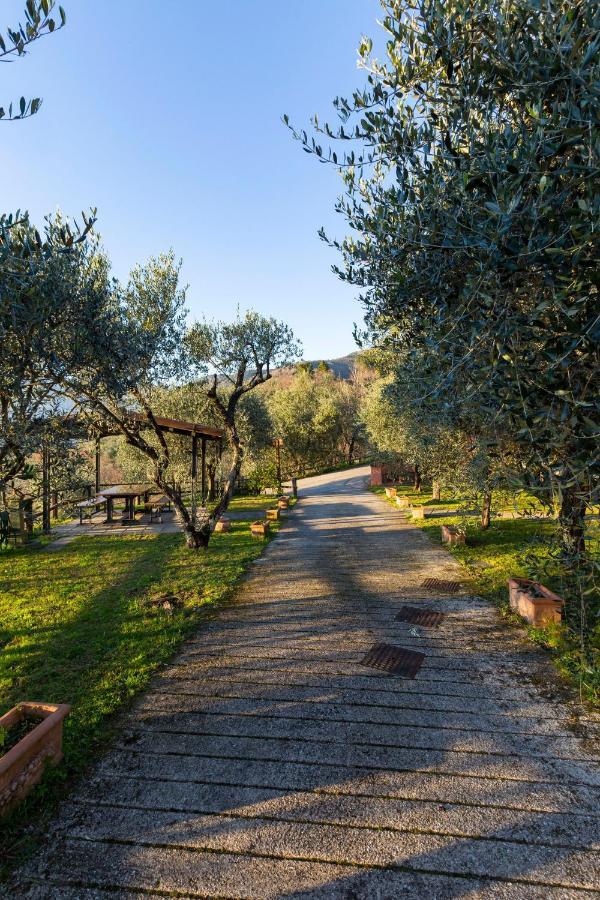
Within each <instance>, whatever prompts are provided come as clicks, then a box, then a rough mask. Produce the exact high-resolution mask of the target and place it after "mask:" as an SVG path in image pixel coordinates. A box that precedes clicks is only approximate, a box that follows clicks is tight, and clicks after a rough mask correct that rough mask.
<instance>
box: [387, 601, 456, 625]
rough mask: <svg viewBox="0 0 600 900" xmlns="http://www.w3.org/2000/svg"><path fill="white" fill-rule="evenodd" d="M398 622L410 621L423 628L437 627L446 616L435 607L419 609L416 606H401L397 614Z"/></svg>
mask: <svg viewBox="0 0 600 900" xmlns="http://www.w3.org/2000/svg"><path fill="white" fill-rule="evenodd" d="M395 618H396V621H397V622H410V624H411V625H422V626H423V628H435V626H436V625H439V624H440V622H441V621H442V620H443V618H444V613H441V612H437V610H435V609H417V608H416V607H415V606H401V607H400V610H399V612H398V614H397V615H396V617H395Z"/></svg>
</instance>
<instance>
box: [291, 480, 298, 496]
mask: <svg viewBox="0 0 600 900" xmlns="http://www.w3.org/2000/svg"><path fill="white" fill-rule="evenodd" d="M297 496H298V479H297V478H296V477H295V476H292V497H297Z"/></svg>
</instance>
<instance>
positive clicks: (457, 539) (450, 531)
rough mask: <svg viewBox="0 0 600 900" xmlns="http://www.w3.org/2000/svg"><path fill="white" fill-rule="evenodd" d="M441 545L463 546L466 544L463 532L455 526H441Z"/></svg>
mask: <svg viewBox="0 0 600 900" xmlns="http://www.w3.org/2000/svg"><path fill="white" fill-rule="evenodd" d="M442 543H443V544H464V543H466V535H465V532H464V531H463V530H462V529H461V528H457V527H456V525H442Z"/></svg>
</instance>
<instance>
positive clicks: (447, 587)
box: [421, 578, 460, 594]
mask: <svg viewBox="0 0 600 900" xmlns="http://www.w3.org/2000/svg"><path fill="white" fill-rule="evenodd" d="M421 587H424V588H427V589H428V590H430V591H442V592H443V593H444V594H458V592H459V591H460V581H443V580H442V579H441V578H426V579H425V581H424V582H423V583H422V584H421Z"/></svg>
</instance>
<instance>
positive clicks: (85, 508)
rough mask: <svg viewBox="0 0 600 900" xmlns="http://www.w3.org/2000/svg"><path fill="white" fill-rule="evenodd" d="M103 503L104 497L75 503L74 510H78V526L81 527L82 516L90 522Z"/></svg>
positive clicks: (104, 501)
mask: <svg viewBox="0 0 600 900" xmlns="http://www.w3.org/2000/svg"><path fill="white" fill-rule="evenodd" d="M105 503H106V500H105V498H104V497H92V498H90V499H89V500H82V501H81V503H76V504H75V508H76V509H78V510H79V524H80V525H83V517H84V515H87V517H88V519H89V520H90V521H91V519H92V516H93V515H94V513H95V512H96V510H97V509H100V508H101V507H102V506H104V505H105Z"/></svg>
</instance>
